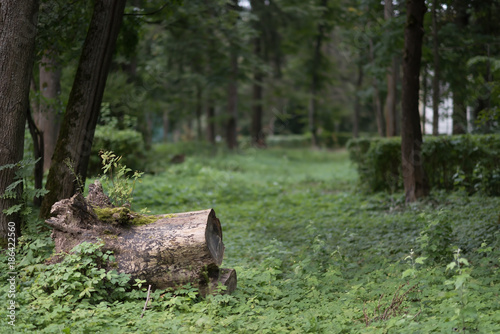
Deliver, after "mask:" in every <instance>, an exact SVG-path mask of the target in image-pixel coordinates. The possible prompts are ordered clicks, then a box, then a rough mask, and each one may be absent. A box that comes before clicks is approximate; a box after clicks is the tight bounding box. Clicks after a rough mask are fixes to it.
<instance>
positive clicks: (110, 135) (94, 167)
mask: <svg viewBox="0 0 500 334" xmlns="http://www.w3.org/2000/svg"><path fill="white" fill-rule="evenodd" d="M100 150H103V151H113V152H115V153H116V154H117V155H119V156H123V160H124V163H125V164H126V165H127V166H129V167H130V168H132V169H134V170H143V169H144V166H143V161H144V158H145V155H144V152H145V148H144V140H143V138H142V134H141V133H140V132H138V131H136V130H133V129H130V128H127V129H123V130H120V129H118V128H117V127H115V126H113V125H99V126H97V128H96V130H95V135H94V143H93V145H92V152H91V155H90V161H89V168H88V173H89V175H97V174H100V173H101V167H102V165H101V158H100V157H99V151H100Z"/></svg>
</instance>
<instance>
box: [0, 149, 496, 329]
mask: <svg viewBox="0 0 500 334" xmlns="http://www.w3.org/2000/svg"><path fill="white" fill-rule="evenodd" d="M162 150H163V152H168V151H169V148H168V147H160V148H157V150H156V152H157V156H155V157H153V159H152V160H154V161H155V172H156V174H155V175H146V176H144V177H143V180H142V182H141V183H140V184H138V185H137V186H136V191H135V193H134V203H133V209H134V210H137V211H138V210H141V209H143V208H145V207H147V208H148V210H150V211H151V213H155V214H160V213H175V212H181V211H193V210H201V209H207V208H214V209H215V211H216V214H217V216H218V217H219V219H220V220H221V224H222V229H223V235H224V244H225V246H226V252H225V259H224V263H223V266H224V267H229V268H235V269H236V270H237V274H238V288H237V290H236V292H235V293H234V294H233V295H231V296H216V297H210V298H208V299H199V298H196V297H193V295H192V294H190V293H189V291H190V290H189V289H186V291H180V292H177V294H167V295H165V296H164V297H163V298H161V297H160V293H159V292H157V293H156V294H154V298H155V299H154V300H153V302H152V303H151V305H150V306H151V308H150V309H148V310H147V311H146V313H145V316H144V318H142V319H140V318H139V317H140V314H141V312H142V307H143V306H144V300H145V296H146V293H145V292H144V291H142V292H141V290H137V289H136V290H135V291H132V292H127V293H126V294H124V295H123V298H121V299H118V300H115V301H109V300H106V301H102V302H100V303H91V302H89V301H85V300H84V301H83V302H81V303H79V304H78V303H77V304H70V303H64V302H59V303H57V302H55V301H54V302H53V303H51V302H50V301H49V300H50V298H48V297H50V296H48V297H47V296H46V297H47V298H48V299H47V301H46V302H44V303H41V304H40V303H38V304H37V303H36V302H34V300H36V298H37V296H36V295H34V294H33V293H32V291H34V289H33V288H32V287H33V286H34V285H36V284H34V283H36V276H37V274H36V272H37V270H46V268H45V267H43V265H41V267H40V268H38V269H36V268H33V266H35V265H36V263H37V260H36V259H35V260H32V261H31V262H32V263H31V264H30V265H27V266H26V267H25V269H24V270H25V271H29V270H32V271H33V273H32V274H29V273H26V274H24V275H25V276H23V277H24V281H23V282H22V283H21V285H20V286H19V288H18V289H19V290H20V291H23V292H22V293H20V295H19V297H18V298H19V300H18V301H19V303H20V304H21V307H20V309H19V310H18V315H19V318H18V320H17V321H18V322H17V325H18V326H17V328H18V330H19V332H22V330H23V328H24V330H25V331H27V332H31V331H39V332H41V333H58V332H63V333H64V332H65V333H69V332H71V333H137V332H141V333H210V332H213V333H454V332H465V333H497V332H500V298H499V291H500V275H499V258H500V251H499V221H498V217H499V207H500V199H499V198H492V197H479V196H477V197H476V196H473V197H467V196H465V195H464V194H461V193H451V194H447V193H442V192H435V193H433V194H432V195H431V196H430V197H429V198H428V199H426V200H424V201H422V202H420V203H417V204H415V205H412V206H405V205H404V199H403V194H401V193H396V194H386V193H378V194H374V195H365V194H363V193H361V192H359V191H358V187H357V182H358V181H357V174H356V171H355V168H354V167H353V166H352V165H351V163H350V162H349V160H348V154H347V152H345V151H336V152H330V151H307V150H298V149H297V150H292V149H288V150H279V149H268V150H253V149H248V150H245V151H242V152H240V153H237V154H229V153H225V152H217V151H214V152H212V151H210V150H208V151H205V152H204V154H196V153H195V151H192V153H191V154H189V155H188V156H187V157H186V161H185V162H184V163H182V164H179V165H171V166H170V165H168V164H167V163H166V161H168V159H169V156H168V155H167V154H165V155H160V154H159V153H158V152H162ZM162 169H163V171H162ZM32 240H36V238H34V237H33V239H32ZM33 243H34V241H31V245H32V244H33ZM483 243H484V245H483V247H481V245H482V244H483ZM29 244H30V243H27V245H29ZM40 245H41V246H39V247H35V246H33V247H32V248H33V249H34V252H35V253H36V252H38V253H43V252H42V250H41V249H42V248H43V247H45V248H46V247H47V242H46V241H45V242H42V243H40ZM42 246H43V247H42ZM458 247H459V248H460V249H461V253H460V254H459V257H458V258H457V259H456V261H458V263H460V264H461V265H460V266H457V267H454V268H451V266H450V268H449V269H448V270H447V269H446V267H447V265H448V264H449V263H450V262H453V261H454V258H453V256H454V253H453V251H454V249H456V248H458ZM25 248H29V247H25ZM412 250H413V252H414V253H413V254H411V252H412ZM38 253H37V254H38ZM43 254H45V253H43ZM35 255H36V254H35ZM35 255H33V254H32V255H31V256H32V257H34V256H35ZM410 255H411V256H410ZM424 258H425V259H424ZM2 259H3V258H2ZM463 259H467V260H468V262H467V263H465V261H464V260H463ZM456 261H455V262H454V263H456ZM38 262H40V259H39V260H38ZM4 263H5V261H3V262H2V265H4ZM467 264H468V265H467ZM26 268H27V269H26ZM44 268H45V269H44ZM3 281H5V280H3ZM412 287H413V288H412ZM142 289H144V287H142ZM1 291H2V293H4V292H5V289H3V290H1ZM36 291H40V290H36ZM407 291H409V292H408V293H406V294H405V292H407ZM30 293H31V295H30ZM40 293H41V292H40ZM54 298H55V297H54ZM391 303H392V306H391V307H389V306H390V305H391ZM34 305H37V306H34ZM377 310H378V311H377ZM391 312H392V313H391ZM384 314H385V315H384ZM0 318H2V319H5V310H3V309H0ZM2 326H3V324H2ZM4 328H5V327H4Z"/></svg>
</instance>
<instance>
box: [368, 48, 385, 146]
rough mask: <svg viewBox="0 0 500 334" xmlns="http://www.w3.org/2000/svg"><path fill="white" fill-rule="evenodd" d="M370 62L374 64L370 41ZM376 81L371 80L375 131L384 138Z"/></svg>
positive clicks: (375, 79) (380, 104)
mask: <svg viewBox="0 0 500 334" xmlns="http://www.w3.org/2000/svg"><path fill="white" fill-rule="evenodd" d="M369 42H370V61H371V62H374V60H375V55H374V50H373V41H372V40H371V39H370V41H369ZM378 85H379V83H378V80H377V78H376V77H374V78H373V83H372V87H373V108H374V109H375V120H376V121H377V131H378V135H379V136H380V137H383V136H384V114H383V112H382V103H381V101H380V92H379V89H378Z"/></svg>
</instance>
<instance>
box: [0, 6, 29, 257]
mask: <svg viewBox="0 0 500 334" xmlns="http://www.w3.org/2000/svg"><path fill="white" fill-rule="evenodd" d="M37 12H38V1H26V0H4V1H2V2H1V4H0V64H1V65H0V124H1V126H2V131H0V166H4V165H7V164H15V163H18V162H19V161H21V159H22V158H23V151H24V126H25V123H26V110H27V109H28V107H29V97H28V95H29V87H30V79H31V75H32V74H31V71H32V69H33V57H34V50H35V36H36V25H37ZM15 173H16V169H15V168H6V169H2V170H0V196H1V195H3V194H4V193H5V189H6V187H8V186H9V185H10V184H12V183H13V182H14V178H15ZM16 190H17V194H16V198H1V197H0V238H1V240H0V247H2V248H6V247H9V248H10V246H13V245H12V243H15V240H17V239H11V238H10V237H13V236H14V234H15V236H16V237H19V236H20V235H21V217H20V216H19V215H18V214H12V215H6V214H5V213H4V212H3V210H6V209H8V208H10V207H12V206H13V205H17V204H19V202H20V200H21V195H22V186H19V187H17V189H16ZM10 222H12V223H14V225H12V224H9V223H10Z"/></svg>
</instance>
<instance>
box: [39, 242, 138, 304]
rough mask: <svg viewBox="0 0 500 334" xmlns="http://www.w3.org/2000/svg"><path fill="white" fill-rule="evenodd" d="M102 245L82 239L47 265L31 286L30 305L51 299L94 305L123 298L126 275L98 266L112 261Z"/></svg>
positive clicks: (127, 279)
mask: <svg viewBox="0 0 500 334" xmlns="http://www.w3.org/2000/svg"><path fill="white" fill-rule="evenodd" d="M103 245H104V244H103V243H95V244H93V243H88V242H83V243H81V244H79V245H78V246H76V247H75V248H73V249H72V251H71V253H70V254H67V255H64V260H63V261H62V262H60V263H56V264H52V265H49V266H47V268H45V270H44V271H43V272H41V273H40V274H39V275H38V277H37V278H36V280H35V282H34V284H33V285H32V287H31V293H32V295H33V296H36V297H37V298H36V300H34V301H33V302H32V304H31V305H32V306H34V307H50V304H51V303H54V302H55V303H62V302H65V303H80V302H82V301H85V303H89V304H92V305H95V304H98V303H100V302H102V301H108V302H109V301H114V300H119V299H122V298H124V297H125V288H126V287H127V286H128V282H129V281H130V276H129V275H125V274H118V273H117V272H116V271H115V270H111V271H106V270H105V269H104V268H102V267H103V266H104V265H105V264H107V263H108V262H109V263H112V262H114V261H115V258H114V256H113V255H112V252H111V251H102V250H101V248H102V246H103ZM56 256H57V254H56Z"/></svg>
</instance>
